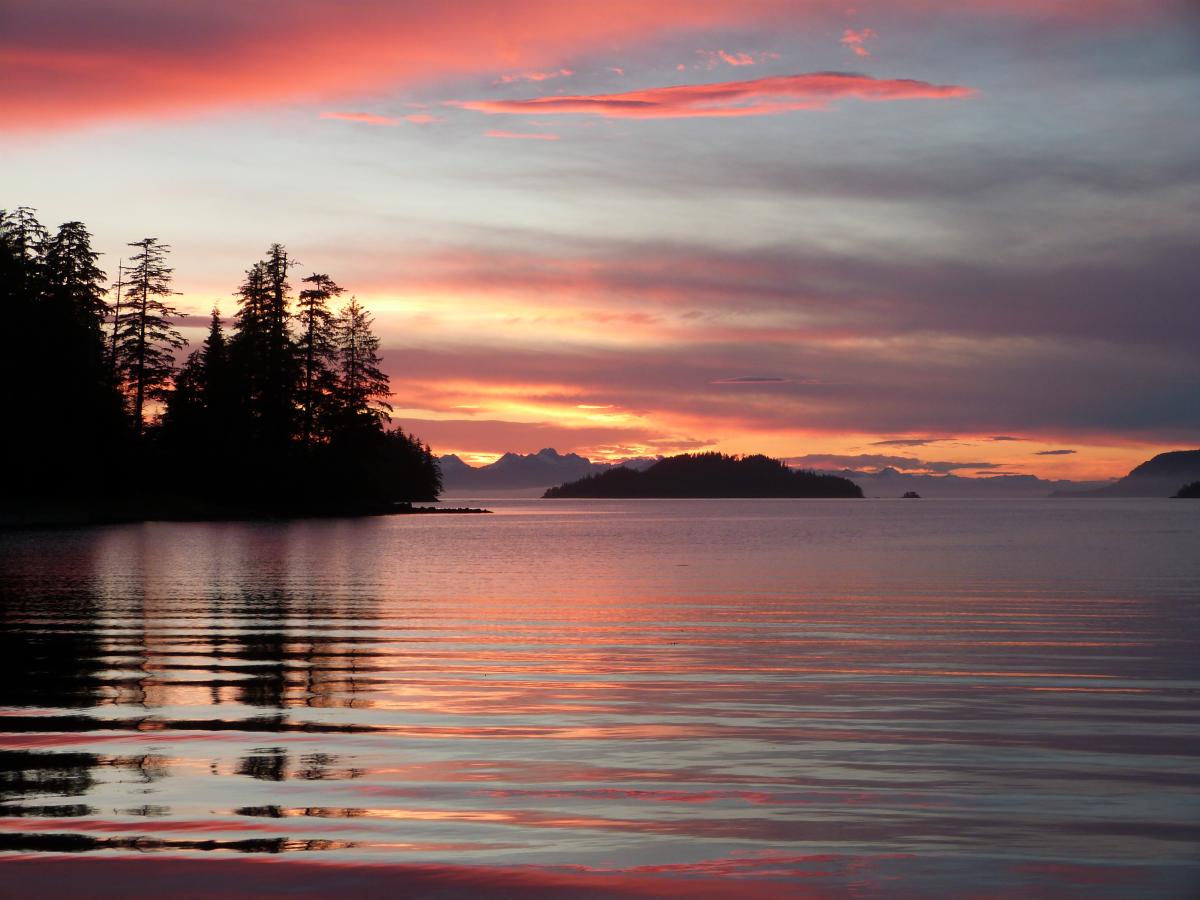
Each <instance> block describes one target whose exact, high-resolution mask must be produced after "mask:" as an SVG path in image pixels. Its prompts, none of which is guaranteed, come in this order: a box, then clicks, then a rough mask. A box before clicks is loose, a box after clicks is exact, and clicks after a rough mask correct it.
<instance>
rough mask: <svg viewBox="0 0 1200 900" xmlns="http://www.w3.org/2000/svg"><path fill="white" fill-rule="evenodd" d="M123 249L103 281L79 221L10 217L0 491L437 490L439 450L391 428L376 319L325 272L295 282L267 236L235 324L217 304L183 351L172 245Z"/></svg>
mask: <svg viewBox="0 0 1200 900" xmlns="http://www.w3.org/2000/svg"><path fill="white" fill-rule="evenodd" d="M129 246H130V248H131V255H130V257H129V259H128V260H127V262H126V261H125V260H122V264H121V265H120V267H119V269H118V274H117V277H116V278H115V279H113V280H112V281H111V282H110V280H109V277H108V275H107V274H106V273H105V272H104V271H103V270H101V269H100V267H99V265H98V260H99V254H98V253H97V252H96V251H95V250H94V249H93V248H92V237H91V235H90V234H89V232H88V230H87V228H86V227H85V226H84V225H83V223H81V222H67V223H64V224H63V225H61V226H59V228H58V229H57V231H54V232H50V231H48V230H47V229H46V228H45V227H44V226H42V225H41V224H40V223H39V222H38V220H37V218H36V215H35V210H32V209H30V208H28V207H20V208H17V209H15V210H12V211H7V210H2V209H0V304H3V309H4V311H5V312H4V314H3V315H4V319H5V320H6V324H4V325H3V326H0V392H2V393H0V397H2V399H3V403H4V410H3V411H2V412H0V415H3V416H4V420H5V423H6V426H5V431H6V432H8V437H7V438H6V439H5V440H4V441H3V450H2V452H3V455H4V461H5V462H6V463H7V465H5V467H4V469H3V475H2V476H0V477H2V478H3V482H2V483H0V495H3V496H9V497H25V498H39V497H42V498H83V497H87V498H95V499H105V498H107V499H109V500H117V499H121V500H125V501H130V500H131V499H132V500H139V499H140V500H146V499H148V498H153V499H156V500H157V501H158V502H159V503H160V504H161V503H163V502H166V501H177V502H179V503H180V504H182V508H184V509H185V510H186V508H197V505H198V504H199V505H202V506H205V507H219V506H222V505H225V506H230V507H237V508H241V509H247V510H257V511H262V512H280V513H287V512H306V511H314V512H315V511H321V510H325V509H328V510H331V511H336V510H338V509H348V508H350V507H361V508H370V507H381V508H382V507H384V506H387V505H389V504H391V503H393V502H394V501H398V500H429V499H436V497H437V494H438V493H439V491H440V490H441V474H440V472H439V470H438V467H437V463H436V460H435V459H434V457H433V454H432V453H431V451H430V449H429V447H428V446H427V445H425V444H422V443H421V442H420V441H419V440H418V439H416V438H415V437H413V436H411V435H408V434H406V433H404V432H403V431H402V430H401V429H400V428H397V427H389V423H390V418H389V414H390V412H391V407H390V406H389V405H388V403H387V398H388V396H389V386H388V378H387V376H386V374H384V372H383V370H382V368H381V360H380V355H379V338H378V337H377V336H376V335H375V334H374V330H373V324H374V323H373V319H372V316H371V314H370V313H369V312H368V311H367V310H366V309H364V308H363V306H362V305H361V304H360V303H359V302H358V301H357V300H356V299H355V298H354V297H352V296H351V297H347V296H346V292H345V291H344V289H343V288H342V287H341V286H340V285H339V284H337V283H336V282H335V281H334V280H333V279H332V278H331V277H330V276H329V275H327V274H324V273H319V272H313V273H311V274H308V275H306V276H304V277H302V278H300V279H299V281H298V284H297V285H293V277H294V274H295V271H296V269H297V265H298V264H297V263H296V262H295V261H294V260H293V259H292V258H291V257H290V256H289V254H288V252H287V250H286V248H284V247H283V245H281V244H272V245H271V246H270V247H269V248H268V249H267V252H266V254H265V255H264V257H263V258H262V259H261V260H259V261H258V262H255V263H254V264H253V265H251V266H250V267H249V268H248V269H247V270H246V273H245V277H244V279H243V280H242V282H241V284H240V285H239V286H238V287H237V290H236V292H235V293H234V298H235V302H236V311H235V313H234V315H233V319H232V323H231V326H230V327H229V328H228V329H227V328H226V325H225V322H224V321H223V320H222V316H221V313H220V310H219V309H218V308H214V309H213V311H212V317H211V320H210V323H209V327H208V333H207V336H206V337H205V339H204V341H203V343H202V344H201V346H199V347H198V348H195V349H193V350H192V351H191V352H190V353H189V354H187V355H186V356H183V355H182V354H183V353H184V351H185V349H186V348H187V341H185V340H184V338H183V336H182V334H181V333H180V330H179V326H180V323H181V320H182V318H183V317H182V315H181V314H180V312H179V311H178V310H177V309H176V308H175V306H174V305H173V298H174V297H175V296H176V295H177V294H176V292H175V291H174V290H173V287H172V283H173V275H174V272H173V269H172V268H171V266H170V264H169V254H170V249H171V248H170V246H169V245H167V244H164V243H163V242H162V241H160V240H159V239H158V238H154V237H147V238H143V239H141V240H139V241H133V242H131V243H130V244H129ZM296 287H298V288H299V290H296V289H295V288H296Z"/></svg>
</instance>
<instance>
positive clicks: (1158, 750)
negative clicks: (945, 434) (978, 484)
mask: <svg viewBox="0 0 1200 900" xmlns="http://www.w3.org/2000/svg"><path fill="white" fill-rule="evenodd" d="M1197 512H1200V511H1198V510H1194V509H1189V508H1187V505H1186V504H1169V503H1166V502H1163V503H1157V502H1141V501H1112V502H1106V501H1096V502H1090V503H1089V502H1082V503H1071V502H1068V501H1063V502H1062V503H1061V504H1054V503H1041V504H1039V503H1014V502H1009V503H974V504H966V503H954V502H945V503H924V504H911V503H910V504H900V503H886V502H874V503H872V502H866V503H855V504H847V503H844V502H838V501H834V502H825V501H821V502H812V501H779V502H767V503H763V502H757V503H744V502H739V501H720V502H705V501H690V502H683V503H674V502H661V503H659V502H626V503H603V502H597V503H592V504H570V503H563V502H559V503H555V504H550V505H548V506H547V505H546V504H537V503H520V502H515V503H511V504H509V506H507V507H505V508H503V509H501V510H500V513H501V514H499V515H496V516H489V517H482V516H481V517H463V518H451V517H413V518H392V519H366V520H357V521H323V522H296V523H251V524H166V523H152V524H146V525H136V526H122V527H112V528H99V529H91V530H81V531H62V532H39V533H20V534H17V533H14V534H6V535H0V658H2V659H3V660H4V661H5V667H6V671H7V672H8V673H9V674H8V675H7V676H6V677H5V678H3V679H2V680H0V732H2V733H0V852H2V853H3V854H4V855H5V857H6V860H5V861H6V866H9V867H10V868H9V871H11V872H13V873H18V872H21V873H25V872H28V873H33V874H31V875H30V877H34V875H36V877H38V878H43V879H45V878H52V879H59V881H57V882H54V884H55V885H57V886H58V887H59V888H62V886H63V885H64V884H67V885H69V884H71V881H70V879H72V878H76V879H78V878H93V877H94V875H93V874H91V871H92V870H91V869H79V868H77V866H78V865H81V864H82V859H83V857H80V858H78V859H73V860H65V859H64V858H63V856H62V855H63V854H70V855H76V854H82V855H85V856H86V857H87V858H88V859H92V860H93V861H95V862H96V863H97V864H100V863H101V862H103V864H104V865H106V866H110V867H118V868H109V869H107V870H106V871H109V872H113V873H116V872H120V871H125V870H122V869H120V868H119V867H121V866H127V865H130V864H132V863H131V862H130V860H132V859H134V858H135V857H136V858H137V860H138V862H137V865H138V866H139V868H138V872H139V876H138V877H139V879H141V878H143V876H144V877H146V878H148V879H149V880H146V881H144V882H139V883H142V884H143V889H145V890H150V891H152V888H150V887H145V886H146V885H151V886H152V885H153V884H154V883H155V882H154V877H157V876H154V875H153V873H154V872H155V871H156V870H155V868H154V867H155V866H162V865H168V866H170V867H173V869H171V871H174V872H176V873H178V872H183V871H191V870H190V869H188V867H189V866H191V865H193V862H194V861H195V860H197V859H201V858H202V859H204V860H205V861H206V862H205V868H204V869H202V870H198V871H199V872H200V873H205V877H212V876H215V874H216V873H218V872H223V871H229V872H230V873H233V874H230V876H229V879H228V881H226V882H224V883H223V884H224V888H223V889H225V890H226V891H227V892H228V890H231V889H233V888H234V887H236V886H238V885H241V886H242V887H239V888H237V889H238V890H246V891H249V890H250V889H249V888H247V887H245V885H247V884H252V883H253V878H254V877H257V875H256V874H255V873H258V872H260V871H262V870H260V869H257V868H254V869H251V870H249V871H250V872H251V873H252V874H251V875H246V874H245V872H244V871H243V869H244V868H245V866H246V865H247V864H249V859H248V858H247V857H246V856H245V855H246V854H250V855H254V854H286V855H287V859H289V860H292V862H289V863H288V868H287V869H286V871H287V872H291V873H296V874H295V875H294V877H297V878H302V879H303V881H302V882H300V881H298V882H297V883H304V884H306V885H308V886H310V887H311V886H312V885H320V884H321V883H322V882H321V879H322V878H332V877H333V876H332V875H330V874H329V873H332V872H337V873H340V874H338V876H337V878H338V879H340V880H338V881H337V882H336V884H335V883H333V882H331V883H330V887H329V891H330V893H333V894H337V893H345V892H350V891H354V890H357V889H360V888H364V887H369V886H370V884H371V879H372V878H377V877H382V876H380V875H379V873H380V872H387V878H389V879H392V880H391V881H390V882H388V883H390V884H393V885H394V884H397V883H404V884H407V885H409V887H410V888H411V889H414V890H429V891H431V892H436V891H449V892H450V894H454V892H456V891H457V892H462V895H464V896H478V895H479V894H480V893H481V892H485V890H486V889H491V890H492V891H494V892H495V893H496V894H497V895H498V896H510V895H512V894H513V892H517V893H520V894H523V895H528V896H543V895H545V896H549V895H556V894H557V893H559V892H572V891H579V890H584V891H585V892H586V891H588V890H593V891H595V890H600V891H602V893H603V894H605V895H608V894H622V895H629V896H664V895H676V896H708V895H712V896H764V897H765V896H796V895H798V894H803V895H821V893H822V892H828V893H829V894H830V895H831V896H838V895H845V894H847V893H850V894H854V895H857V896H875V895H893V894H895V893H897V892H900V893H908V894H912V895H918V894H929V893H950V894H966V893H971V892H973V891H975V890H977V889H979V890H980V891H981V892H982V893H985V894H991V895H1001V896H1003V895H1016V894H1022V893H1027V892H1033V893H1039V892H1040V893H1049V894H1055V895H1063V894H1078V895H1080V896H1095V897H1109V896H1112V897H1142V896H1147V895H1155V896H1189V895H1191V893H1192V891H1193V889H1194V888H1196V886H1197V885H1198V884H1200V869H1198V868H1197V865H1196V863H1195V860H1196V859H1197V858H1198V857H1200V853H1198V851H1200V826H1198V822H1200V796H1198V779H1197V762H1198V757H1200V729H1198V728H1197V724H1198V720H1200V711H1198V710H1197V705H1196V696H1197V694H1196V689H1197V686H1198V682H1200V664H1198V662H1197V660H1198V659H1200V652H1198V651H1200V648H1198V647H1197V643H1198V641H1197V631H1196V625H1197V618H1198V616H1197V605H1196V604H1197V599H1198V597H1200V563H1198V562H1197V560H1196V554H1195V553H1194V550H1195V547H1196V546H1200V542H1198V541H1197V537H1200V517H1198V516H1197V515H1196V513H1197ZM239 859H241V860H242V862H238V861H237V860H239ZM46 860H54V861H55V866H54V869H53V871H54V873H55V874H54V875H53V876H49V875H47V874H46V873H47V871H48V869H47V868H46V867H45V866H42V867H40V868H39V867H38V863H39V862H42V861H46ZM68 862H69V863H70V864H68ZM314 862H315V863H320V865H316V866H314V865H312V863H314ZM363 864H368V865H363ZM239 866H240V867H242V868H238V867H239ZM376 866H382V867H383V868H376ZM231 867H232V868H231ZM347 867H349V868H347ZM271 871H273V872H275V873H280V872H282V871H285V870H280V869H278V868H277V867H276V868H274V869H272V870H271ZM75 872H79V873H80V874H79V875H75V874H73V873H75ZM299 873H303V874H302V875H300V874H299ZM347 873H354V874H353V875H352V876H351V875H348V874H347ZM22 877H24V876H22ZM164 877H165V876H164ZM197 877H201V875H200V874H198V875H197ZM276 877H283V876H282V875H277V876H276ZM247 878H249V879H251V880H249V881H247V880H246V879H247ZM397 878H401V879H402V881H400V882H397V881H396V880H395V879H397ZM63 879H66V881H63ZM347 879H350V880H349V881H347ZM355 879H358V880H357V881H356V880H355ZM37 883H42V882H37ZM706 892H707V893H706ZM0 893H3V891H2V890H0Z"/></svg>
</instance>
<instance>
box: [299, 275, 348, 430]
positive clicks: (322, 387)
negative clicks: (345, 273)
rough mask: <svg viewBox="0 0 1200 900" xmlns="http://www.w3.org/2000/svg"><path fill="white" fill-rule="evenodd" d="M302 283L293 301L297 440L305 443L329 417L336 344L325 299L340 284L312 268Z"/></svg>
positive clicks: (335, 293) (331, 320)
mask: <svg viewBox="0 0 1200 900" xmlns="http://www.w3.org/2000/svg"><path fill="white" fill-rule="evenodd" d="M304 283H305V284H307V285H311V287H308V288H305V289H304V290H302V291H301V292H300V296H299V298H298V300H297V303H296V306H297V312H296V322H297V325H298V326H299V331H300V334H299V337H298V338H297V341H296V351H297V356H298V357H299V360H300V385H299V400H300V415H301V426H300V440H301V443H302V444H303V445H304V446H305V447H308V446H309V445H311V444H312V443H313V442H314V440H316V439H317V438H318V437H319V432H320V431H321V428H320V426H321V424H322V423H323V422H325V421H326V420H328V419H329V418H330V413H331V403H332V400H333V398H334V395H335V391H336V388H337V384H336V378H335V372H334V367H335V366H336V363H337V347H336V345H335V335H334V320H333V314H332V313H331V312H330V311H329V301H330V300H331V299H332V298H334V297H337V296H339V295H340V294H341V293H342V288H341V287H340V286H338V284H337V283H336V282H335V281H334V280H333V279H332V278H330V277H329V276H328V275H322V274H318V273H316V272H314V273H313V274H312V275H309V276H308V277H307V278H305V279H304Z"/></svg>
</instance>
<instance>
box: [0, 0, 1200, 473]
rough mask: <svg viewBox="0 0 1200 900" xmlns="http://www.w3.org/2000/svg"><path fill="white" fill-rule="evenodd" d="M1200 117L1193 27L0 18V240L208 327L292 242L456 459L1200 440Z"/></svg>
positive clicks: (954, 457) (1081, 453)
mask: <svg viewBox="0 0 1200 900" xmlns="http://www.w3.org/2000/svg"><path fill="white" fill-rule="evenodd" d="M1197 110H1200V6H1197V5H1196V4H1194V3H1188V2H1186V0H1182V2H1174V0H1086V2H1083V0H1081V2H1071V0H1053V2H1052V0H955V2H935V0H887V2H878V0H873V2H867V0H861V2H860V0H843V2H838V3H831V2H818V0H789V2H772V0H740V2H710V0H687V2H676V0H655V2H653V3H647V2H634V0H611V2H599V0H593V2H586V3H585V2H571V0H507V2H500V0H483V2H470V0H463V2H456V3H452V4H438V3H428V2H415V0H392V2H382V0H357V2H343V3H328V2H324V0H253V2H245V0H208V2H205V3H202V4H199V3H197V4H188V3H163V2H161V0H0V205H3V206H6V207H9V208H11V207H14V206H18V205H28V206H32V207H35V208H37V209H38V211H39V212H38V214H39V217H40V218H41V219H42V221H43V222H44V223H46V224H48V225H51V226H54V225H57V224H58V223H60V222H62V221H66V220H70V219H79V220H82V221H84V222H85V223H86V224H87V225H88V227H89V228H90V229H91V231H92V232H93V234H94V236H95V241H96V246H97V248H98V249H100V250H102V251H103V253H104V256H103V258H102V265H103V266H104V267H105V268H106V269H107V270H108V271H109V272H110V274H115V272H116V267H117V262H118V260H119V259H120V258H121V257H122V255H124V254H126V253H127V252H128V251H127V249H126V247H125V243H126V242H128V241H133V240H137V239H139V238H142V237H145V236H147V235H153V236H156V237H158V238H160V239H161V240H163V241H165V242H166V243H168V244H170V245H171V246H172V248H173V250H172V262H173V264H174V266H175V269H176V288H177V289H178V290H179V291H180V292H181V295H180V296H179V297H178V298H177V300H178V305H179V307H180V308H181V309H182V310H183V311H184V312H186V313H188V314H191V315H193V316H197V317H202V316H205V315H206V314H207V311H208V310H210V309H211V308H212V306H213V305H214V304H218V305H219V306H220V308H221V310H222V312H223V313H225V314H226V315H229V314H231V313H232V312H233V311H234V302H233V298H232V293H233V290H234V288H235V287H236V285H237V284H238V283H239V281H240V279H241V276H242V273H243V272H244V270H245V269H246V268H247V267H249V266H250V265H251V264H252V263H253V262H254V261H255V260H256V259H258V258H260V257H261V256H262V254H263V252H264V251H265V249H266V248H267V246H268V245H269V244H270V243H272V242H274V241H279V242H281V243H283V244H285V245H286V246H287V247H288V249H289V251H290V252H291V254H292V256H293V258H294V259H296V260H298V261H299V263H300V266H298V267H297V269H296V270H295V272H296V278H295V279H294V281H296V282H298V280H299V278H300V277H303V275H305V274H308V273H309V272H313V271H316V272H326V273H328V274H330V275H332V276H333V277H334V278H335V279H336V280H337V281H338V282H339V283H340V284H342V285H343V286H344V287H345V288H346V289H347V290H348V292H350V293H353V294H355V295H357V297H358V298H359V300H360V301H362V302H363V303H364V305H366V306H367V307H369V308H370V309H371V311H372V312H373V313H374V315H375V317H376V329H377V332H378V334H379V335H380V337H381V338H382V343H383V351H384V362H385V365H384V368H385V370H386V371H387V372H388V373H389V375H390V377H391V381H392V389H393V391H394V396H393V398H392V403H393V405H394V407H395V421H396V422H397V423H398V424H400V425H401V426H402V427H404V428H405V430H407V431H410V432H413V433H415V434H417V435H418V436H420V437H421V438H423V439H425V440H427V441H428V442H429V443H430V444H431V445H432V446H433V448H434V450H435V452H437V453H457V454H459V455H460V456H462V457H463V458H464V459H465V460H467V461H469V462H473V463H476V464H478V463H483V462H487V461H490V460H491V459H494V458H495V457H496V456H498V455H499V454H501V453H503V452H505V451H516V452H532V451H535V450H537V449H539V448H541V447H547V446H553V447H556V448H557V449H559V450H560V451H562V452H568V451H575V452H579V453H582V454H584V455H587V456H590V457H593V458H609V459H612V458H620V457H626V456H643V455H656V454H670V453H676V452H683V451H694V450H701V449H705V450H708V449H712V450H722V451H725V452H734V453H752V452H762V453H767V454H770V455H772V456H776V457H782V458H786V459H789V460H793V461H795V462H797V463H801V464H805V465H813V466H817V467H821V468H828V467H833V468H841V467H843V466H850V467H853V468H858V469H872V468H878V467H880V466H884V465H892V466H895V467H897V468H900V469H902V470H905V471H913V472H953V473H955V474H958V475H964V476H972V475H988V474H999V473H1023V474H1036V475H1039V476H1042V477H1045V478H1078V479H1092V478H1104V477H1110V476H1117V475H1121V474H1124V473H1125V472H1126V471H1128V470H1129V469H1130V468H1131V467H1132V466H1133V465H1135V464H1136V463H1138V462H1140V461H1142V460H1144V459H1146V458H1148V457H1149V456H1151V455H1153V454H1154V453H1157V452H1160V451H1162V450H1169V449H1181V448H1190V447H1196V446H1200V353H1198V352H1197V349H1196V347H1197V336H1198V334H1200V303H1198V302H1197V301H1198V299H1200V291H1198V287H1197V286H1198V285H1200V253H1198V252H1197V251H1198V249H1200V225H1198V223H1200V115H1197ZM189 321H195V322H197V323H198V322H200V321H202V319H201V318H197V319H195V320H189ZM185 334H186V336H188V337H189V338H191V339H192V340H193V341H194V342H198V341H199V340H201V339H202V331H201V330H200V329H198V328H196V327H194V326H189V328H188V329H186V330H185Z"/></svg>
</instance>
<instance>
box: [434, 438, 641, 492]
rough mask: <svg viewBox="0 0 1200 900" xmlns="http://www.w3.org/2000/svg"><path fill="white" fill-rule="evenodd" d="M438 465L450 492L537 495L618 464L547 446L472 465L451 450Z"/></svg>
mask: <svg viewBox="0 0 1200 900" xmlns="http://www.w3.org/2000/svg"><path fill="white" fill-rule="evenodd" d="M656 461H657V460H655V459H652V458H649V457H639V458H637V459H629V460H625V461H624V462H622V463H620V465H624V466H627V467H629V468H631V469H645V468H648V467H649V466H652V465H654V463H655V462H656ZM438 465H439V466H441V469H442V479H443V481H444V487H445V489H446V493H447V494H450V493H458V494H460V495H462V494H466V495H467V496H472V495H473V496H476V497H486V496H490V495H491V493H492V492H501V493H508V492H521V491H527V492H528V493H529V496H536V495H537V494H540V493H541V492H543V491H545V490H546V489H547V488H549V487H553V486H554V485H556V484H563V483H564V482H567V481H576V480H578V479H580V478H583V477H585V476H587V475H597V474H599V473H601V472H607V471H608V470H609V469H611V468H614V467H615V466H616V465H618V464H617V463H609V462H592V461H591V460H590V459H588V458H587V457H586V456H580V455H578V454H577V453H559V452H558V451H557V450H555V449H554V448H553V447H545V448H543V449H541V450H539V451H538V452H537V453H525V454H522V453H505V454H504V455H503V456H501V457H500V458H499V459H498V460H496V461H495V462H493V463H489V464H488V465H484V466H478V467H476V466H469V465H467V464H466V463H465V462H463V461H462V460H461V459H460V458H459V457H457V456H455V455H454V454H448V455H446V456H439V457H438ZM535 491H536V493H534V492H535Z"/></svg>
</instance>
